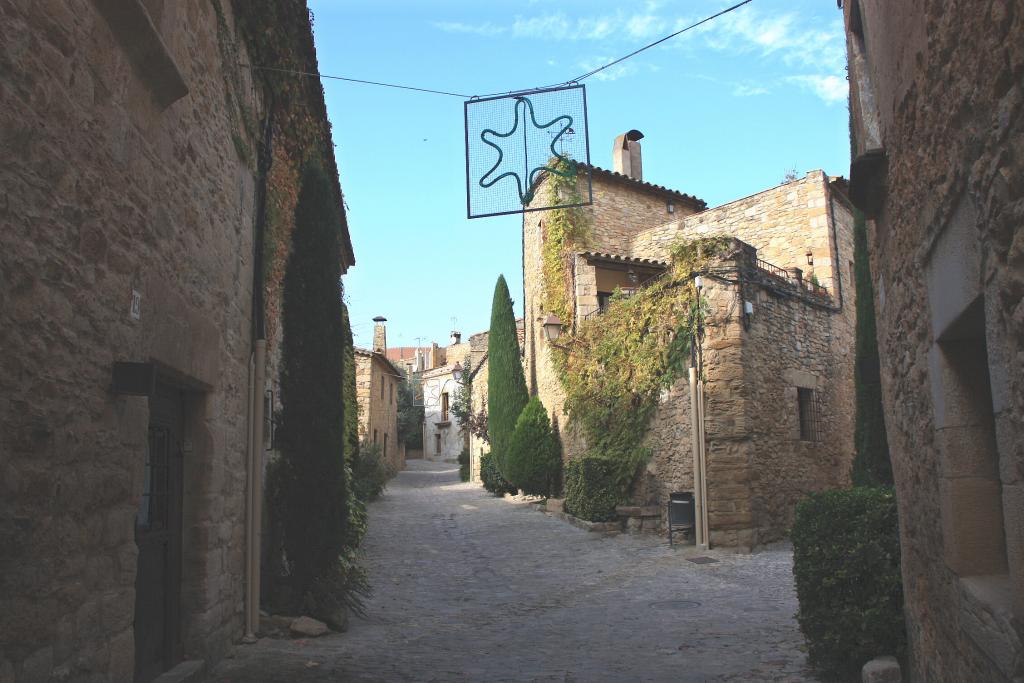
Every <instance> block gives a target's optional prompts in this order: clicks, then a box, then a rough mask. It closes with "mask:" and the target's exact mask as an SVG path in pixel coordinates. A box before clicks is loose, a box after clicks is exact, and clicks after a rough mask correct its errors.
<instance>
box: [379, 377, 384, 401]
mask: <svg viewBox="0 0 1024 683" xmlns="http://www.w3.org/2000/svg"><path fill="white" fill-rule="evenodd" d="M380 400H382V401H383V400H384V382H383V381H381V383H380Z"/></svg>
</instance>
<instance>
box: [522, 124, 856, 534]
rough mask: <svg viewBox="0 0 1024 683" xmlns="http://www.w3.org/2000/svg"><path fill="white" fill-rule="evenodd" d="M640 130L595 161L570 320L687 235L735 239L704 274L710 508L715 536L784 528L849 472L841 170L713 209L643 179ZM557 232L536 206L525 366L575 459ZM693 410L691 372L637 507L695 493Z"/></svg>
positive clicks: (848, 287)
mask: <svg viewBox="0 0 1024 683" xmlns="http://www.w3.org/2000/svg"><path fill="white" fill-rule="evenodd" d="M640 137H642V136H641V135H640V134H639V133H638V132H637V131H631V132H630V133H628V134H626V135H624V136H620V137H619V139H618V140H616V144H615V153H616V158H615V171H607V170H604V169H600V168H596V167H594V168H592V173H593V189H594V203H593V205H592V206H590V207H587V208H586V209H585V213H586V215H587V217H588V218H587V220H588V224H589V237H588V241H587V243H586V245H580V246H579V247H578V249H577V250H576V251H575V252H574V253H573V254H572V256H571V259H570V265H569V266H567V268H566V270H568V271H569V272H567V273H566V274H565V282H566V283H567V284H566V287H567V288H568V289H569V294H570V297H569V298H570V306H571V307H572V319H573V325H577V324H579V322H580V321H584V320H588V319H594V318H595V317H599V316H600V315H601V313H602V311H603V310H604V308H605V307H606V306H607V305H608V302H609V300H610V298H611V296H612V294H613V293H614V292H615V291H616V289H618V290H619V291H624V292H625V293H626V294H627V295H628V294H629V293H630V292H632V291H636V290H637V288H639V287H642V286H643V285H644V283H645V282H653V281H655V280H656V279H657V278H659V277H660V276H662V274H664V273H665V272H666V270H667V269H668V268H669V267H670V263H669V261H670V250H671V247H672V246H673V245H674V244H676V243H678V242H680V241H682V240H687V239H693V238H699V237H710V236H728V237H732V238H735V240H734V242H733V248H732V249H731V253H730V256H729V257H728V258H727V259H725V260H724V261H723V262H722V263H719V264H715V265H714V267H713V268H712V270H713V271H714V273H713V274H711V275H710V276H709V275H708V274H707V273H705V274H704V277H703V280H704V290H703V291H704V295H705V296H706V297H707V300H708V303H709V305H710V307H711V311H712V313H711V316H710V318H709V321H708V326H707V329H706V338H705V340H704V343H703V348H702V351H703V369H704V373H705V378H706V386H705V425H704V428H705V434H706V439H705V446H704V448H705V450H706V453H707V488H708V493H707V500H708V505H707V509H708V517H709V520H708V522H709V529H710V541H711V542H712V544H719V545H733V546H741V547H751V546H754V545H758V544H762V543H767V542H770V541H773V540H776V539H779V538H781V537H782V536H784V534H785V533H786V529H787V528H788V526H789V524H790V522H791V520H792V514H793V510H794V507H795V504H796V502H797V501H798V500H799V499H800V498H801V497H803V496H804V495H806V494H807V493H809V492H811V491H817V490H821V489H824V488H829V487H835V486H840V485H843V484H845V483H847V482H848V481H849V470H850V465H851V462H852V456H853V414H854V400H853V340H854V318H855V315H854V300H855V294H854V292H853V284H852V283H853V277H852V259H853V240H852V223H853V221H852V210H851V207H850V206H849V203H848V200H847V198H846V194H845V192H844V183H843V181H842V180H841V179H836V178H830V177H828V176H826V175H825V174H824V173H822V172H821V171H814V172H811V173H809V174H808V175H807V176H806V177H805V178H803V179H800V180H796V181H793V182H788V183H785V184H783V185H780V186H778V187H774V188H771V189H768V190H765V191H763V192H759V193H757V194H755V195H752V196H750V197H745V198H743V199H739V200H736V201H734V202H730V203H728V204H724V205H722V206H720V207H717V208H714V209H707V208H706V207H705V204H704V202H702V201H701V200H699V199H697V198H695V197H693V196H690V195H687V194H683V193H680V192H677V191H675V190H670V189H667V188H664V187H661V186H658V185H653V184H651V183H648V182H645V181H644V180H643V178H642V176H641V175H640V167H641V161H642V160H641V157H640V145H639V138H640ZM631 174H632V175H631ZM545 182H546V181H545ZM538 191H545V189H544V187H541V188H540V189H539V190H538ZM546 238H547V233H546V230H545V213H544V212H536V213H527V214H525V215H524V220H523V243H524V290H525V314H526V315H525V319H526V335H525V342H526V348H525V355H526V358H525V360H526V370H527V373H526V374H527V381H528V382H529V384H530V388H531V392H533V393H536V394H538V395H539V396H540V398H541V400H542V401H543V403H544V405H545V406H546V407H547V408H548V409H549V411H550V412H551V415H552V421H553V422H554V423H556V424H558V423H561V424H560V425H559V429H560V434H561V437H562V440H563V446H564V454H565V457H566V458H567V459H568V458H574V457H579V456H581V455H582V454H583V453H584V452H585V451H586V449H587V444H586V442H585V439H584V437H583V435H582V434H581V433H580V431H579V430H578V429H576V428H575V427H574V425H573V424H572V423H571V422H570V423H568V424H566V420H567V417H566V416H565V415H563V408H562V406H563V404H564V401H565V395H564V391H563V388H562V385H561V380H560V379H559V377H558V376H557V375H556V371H555V369H554V364H553V362H552V358H553V356H552V354H558V353H564V352H565V351H564V350H562V349H559V348H558V347H557V346H555V345H552V344H551V343H550V342H548V341H547V340H546V339H545V335H544V331H543V329H542V328H543V322H544V320H545V319H546V318H547V315H548V313H549V312H550V311H549V309H548V307H547V306H546V304H545V300H546V293H545V291H544V274H543V249H544V241H545V239H546ZM567 332H568V333H572V332H573V329H569V330H567ZM690 413H691V405H690V393H689V384H688V379H687V378H683V379H682V380H680V381H678V382H676V383H675V384H674V385H673V386H672V387H670V388H669V389H668V390H666V391H664V392H662V394H661V397H660V400H659V405H658V408H657V410H656V413H655V415H654V418H653V419H652V422H651V425H650V429H649V431H648V432H647V435H646V437H645V442H644V445H645V446H649V447H650V448H651V449H652V452H653V456H652V457H651V459H650V460H649V461H648V463H647V464H646V467H645V468H644V470H643V471H642V473H641V475H640V476H639V477H638V479H637V481H636V482H635V484H634V487H633V492H632V496H633V498H634V501H633V502H634V503H636V504H637V505H641V506H652V505H658V506H661V508H662V509H664V506H665V503H666V502H667V500H668V497H669V494H670V493H673V492H679V491H693V488H694V478H693V467H694V465H693V463H694V459H693V455H692V451H693V447H694V444H693V443H692V441H691V426H690V425H691V422H690ZM652 522H655V523H656V524H657V523H658V522H656V521H655V520H652Z"/></svg>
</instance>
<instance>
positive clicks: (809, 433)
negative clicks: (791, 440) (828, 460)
mask: <svg viewBox="0 0 1024 683" xmlns="http://www.w3.org/2000/svg"><path fill="white" fill-rule="evenodd" d="M796 395H797V401H798V403H799V409H800V440H801V441H820V440H821V438H820V435H819V434H818V401H817V397H816V396H815V395H814V389H805V388H804V387H798V388H797V390H796Z"/></svg>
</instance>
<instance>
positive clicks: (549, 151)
mask: <svg viewBox="0 0 1024 683" xmlns="http://www.w3.org/2000/svg"><path fill="white" fill-rule="evenodd" d="M465 117H466V215H467V216H468V217H469V218H484V217H486V216H501V215H505V214H510V213H523V212H526V211H544V210H547V209H558V208H566V207H572V206H586V205H589V204H591V203H592V201H593V188H592V186H591V178H590V140H589V134H588V130H587V94H586V88H585V86H583V85H571V86H565V87H560V88H547V89H543V90H531V91H528V92H524V93H516V94H510V95H500V96H497V97H486V98H473V99H470V100H467V101H466V103H465ZM548 174H555V175H559V176H562V177H564V178H575V179H576V191H575V192H569V193H566V194H564V195H561V194H556V193H552V192H543V191H540V190H541V187H542V183H543V179H544V178H545V177H546V176H547V175H548Z"/></svg>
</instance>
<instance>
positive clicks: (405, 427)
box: [398, 378, 423, 450]
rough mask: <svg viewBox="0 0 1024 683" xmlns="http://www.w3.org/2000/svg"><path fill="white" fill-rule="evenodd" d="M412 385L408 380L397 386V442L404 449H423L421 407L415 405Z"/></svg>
mask: <svg viewBox="0 0 1024 683" xmlns="http://www.w3.org/2000/svg"><path fill="white" fill-rule="evenodd" d="M414 399H415V396H414V393H413V387H412V383H411V382H410V380H409V379H408V378H406V379H404V380H402V382H401V384H399V385H398V440H399V441H401V442H402V443H404V444H405V447H406V448H411V449H417V450H418V449H421V448H423V406H422V405H415V400H414Z"/></svg>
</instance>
